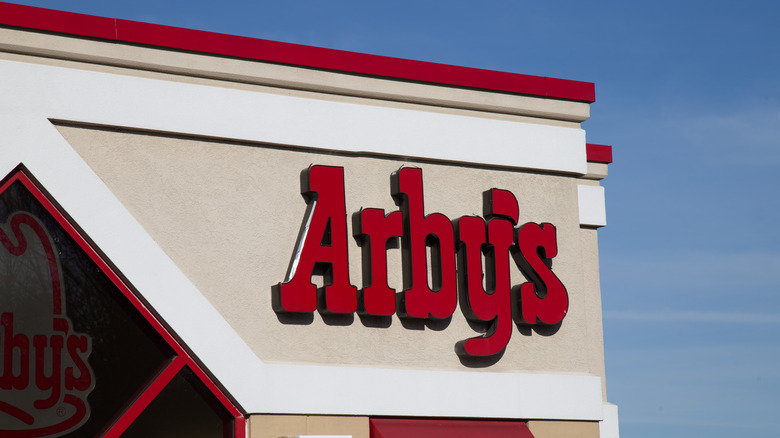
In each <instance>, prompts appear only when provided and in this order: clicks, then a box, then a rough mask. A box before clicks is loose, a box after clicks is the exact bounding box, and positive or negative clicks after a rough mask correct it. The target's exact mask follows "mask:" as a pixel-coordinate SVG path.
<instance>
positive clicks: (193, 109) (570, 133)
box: [0, 61, 587, 174]
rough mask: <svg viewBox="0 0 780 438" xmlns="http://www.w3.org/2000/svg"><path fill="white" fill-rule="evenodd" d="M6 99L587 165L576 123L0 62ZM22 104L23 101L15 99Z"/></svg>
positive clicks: (309, 138)
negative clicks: (502, 117) (495, 117)
mask: <svg viewBox="0 0 780 438" xmlns="http://www.w3.org/2000/svg"><path fill="white" fill-rule="evenodd" d="M0 72H2V77H3V84H2V85H0V87H2V88H1V89H2V90H3V94H2V95H3V96H4V100H5V101H6V102H13V104H14V105H15V106H21V105H23V106H25V107H27V108H26V109H29V110H31V111H40V110H44V109H45V112H46V114H45V116H46V117H49V118H59V119H65V120H73V121H83V122H90V123H100V124H106V125H122V126H127V127H135V128H143V129H154V130H160V131H170V132H181V133H187V134H195V135H205V136H214V137H224V138H233V139H241V140H250V141H259V142H268V143H277V144H284V145H296V146H305V147H312V148H324V149H330V150H338V151H347V152H371V153H382V154H393V155H400V156H410V157H422V158H433V159H442V160H451V161H459V162H471V163H484V164H490V165H501V166H512V167H522V168H533V169H543V170H551V171H563V172H573V173H579V174H585V173H587V161H586V159H585V132H584V131H583V130H582V129H575V128H566V127H559V126H549V125H539V124H532V123H520V122H511V121H505V120H493V119H487V118H478V117H466V116H460V115H453V114H441V113H435V112H430V111H411V110H407V109H399V108H388V107H382V106H372V105H360V104H354V103H344V102H333V101H328V100H319V99H309V98H301V97H292V96H284V95H278V94H271V93H260V92H250V91H245V90H235V89H227V88H219V87H208V86H203V85H194V84H186V83H178V82H170V81H161V80H153V79H145V78H138V77H131V76H121V75H111V74H107V73H100V72H91V71H82V70H75V69H65V68H61V67H52V66H44V65H34V64H24V63H18V62H12V61H0ZM19 102H23V104H19Z"/></svg>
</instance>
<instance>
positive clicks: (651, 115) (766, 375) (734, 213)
mask: <svg viewBox="0 0 780 438" xmlns="http://www.w3.org/2000/svg"><path fill="white" fill-rule="evenodd" d="M17 3H22V4H30V5H35V6H43V7H49V8H54V9H61V10H68V11H74V12H82V13H88V14H93V15H101V16H107V17H116V18H124V19H129V20H137V21H146V22H153V23H160V24H167V25H173V26H180V27H188V28H195V29H202V30H209V31H215V32H222V33H229V34H236V35H244V36H251V37H257V38H265V39H272V40H278V41H287V42H294V43H301V44H310V45H316V46H322V47H329V48H336V49H344V50H352V51H358V52H366V53H374V54H380V55H387V56H396V57H402V58H410V59H419V60H425V61H433V62H442V63H447V64H456V65H465V66H470V67H479V68H487V69H494V70H504V71H511V72H517V73H525V74H533V75H540V76H551V77H558V78H565V79H575V80H582V81H589V82H595V83H596V98H597V102H596V103H595V104H593V105H592V106H591V115H592V120H589V121H588V122H586V123H585V124H584V125H583V127H584V128H585V129H586V130H587V135H588V141H589V142H592V143H603V144H612V145H614V157H615V162H614V163H613V164H612V165H610V175H609V177H608V178H607V180H605V181H604V182H603V184H604V186H605V187H606V188H607V215H608V223H609V225H608V226H607V227H606V228H603V229H601V231H600V232H599V234H600V253H601V254H600V257H601V280H602V294H603V306H604V328H605V343H606V365H607V385H608V386H607V391H608V398H609V400H610V401H612V402H614V403H617V404H618V405H619V407H620V428H621V435H622V436H624V437H658V436H666V437H690V436H707V437H711V438H717V437H733V436H751V437H753V438H760V437H777V436H780V416H778V415H777V409H778V407H780V231H778V224H780V201H778V198H779V197H778V194H777V192H778V189H780V50H779V49H778V48H777V45H778V43H780V26H778V25H777V20H778V17H780V3H778V2H775V1H750V0H746V1H741V2H737V1H674V2H673V1H666V0H658V1H654V2H625V1H598V2H582V1H545V2H540V1H534V2H531V1H522V0H515V1H505V0H497V1H486V2H479V3H478V2H474V1H461V0H451V1H447V2H444V1H438V2H433V1H426V0H415V1H407V0H396V1H393V2H383V3H375V2H370V1H365V0H364V1H339V0H331V1H313V0H310V1H296V0H288V1H285V2H264V1H253V2H249V1H244V2H238V1H233V0H223V1H221V2H202V1H199V0H194V1H188V2H183V1H165V2H161V1H149V0H133V1H119V0H115V1H104V0H103V1H67V0H61V1H21V2H17Z"/></svg>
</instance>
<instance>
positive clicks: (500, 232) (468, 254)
mask: <svg viewBox="0 0 780 438" xmlns="http://www.w3.org/2000/svg"><path fill="white" fill-rule="evenodd" d="M486 194H487V195H488V196H486V197H485V216H486V217H489V218H492V219H490V221H489V222H488V225H487V227H485V221H484V220H483V219H482V218H478V217H467V216H464V217H462V218H460V219H459V220H458V239H459V240H460V242H461V243H462V247H461V251H463V252H462V253H461V255H462V259H461V260H462V261H463V266H461V270H462V272H463V275H465V281H464V282H463V283H464V286H465V288H466V294H465V295H466V298H467V299H463V300H461V307H462V309H463V313H464V314H465V315H466V317H467V318H469V319H472V320H479V321H487V322H492V324H491V326H490V328H489V329H488V330H487V333H485V336H480V337H476V338H471V339H468V340H466V341H465V342H464V343H463V345H462V348H463V350H464V351H465V352H466V353H467V354H469V355H472V356H490V355H493V354H497V353H500V352H501V351H503V350H504V348H506V345H507V343H509V338H511V336H512V306H511V295H510V292H511V278H510V273H509V247H510V246H512V244H513V243H514V224H515V223H517V216H518V208H517V200H516V199H515V196H514V195H513V194H512V192H510V191H507V190H498V189H492V190H490V191H489V192H487V193H486ZM506 218H508V219H510V220H507V219H506ZM486 228H487V230H486ZM486 231H487V233H486ZM486 234H487V241H486V238H485V235H486ZM483 253H484V254H485V271H487V272H483V270H482V254H483ZM483 277H487V278H486V279H485V283H486V285H487V287H484V286H483V285H482V279H483Z"/></svg>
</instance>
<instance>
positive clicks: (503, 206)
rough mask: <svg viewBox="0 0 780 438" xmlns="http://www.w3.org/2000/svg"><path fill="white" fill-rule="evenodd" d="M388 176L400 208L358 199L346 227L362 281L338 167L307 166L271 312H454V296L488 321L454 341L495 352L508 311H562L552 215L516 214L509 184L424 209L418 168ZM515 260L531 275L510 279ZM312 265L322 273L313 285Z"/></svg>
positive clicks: (531, 321)
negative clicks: (391, 270) (455, 213)
mask: <svg viewBox="0 0 780 438" xmlns="http://www.w3.org/2000/svg"><path fill="white" fill-rule="evenodd" d="M390 185H391V187H390V194H391V196H392V197H393V199H394V200H395V202H396V204H397V205H399V210H396V211H392V212H385V211H384V210H383V209H378V208H363V209H361V210H360V211H358V212H355V214H354V216H353V223H354V225H353V229H352V235H353V236H354V237H355V239H356V240H357V242H358V244H359V245H360V246H361V247H363V250H364V251H363V253H364V257H363V264H364V266H363V270H364V272H368V274H369V275H368V276H367V278H368V279H369V281H368V284H365V285H363V288H362V289H358V288H357V287H356V286H354V285H353V284H352V282H351V280H350V278H349V257H348V249H347V248H348V236H349V234H348V226H347V212H346V199H345V188H344V169H343V168H342V167H333V166H321V165H314V166H311V167H309V168H308V169H306V170H305V171H304V172H303V175H302V183H301V193H302V195H303V197H304V199H305V200H306V202H307V204H308V208H307V212H306V215H305V216H304V218H303V225H302V228H301V232H300V235H299V237H298V242H297V245H296V249H295V253H294V254H293V257H292V261H291V264H290V268H289V272H288V274H287V278H286V279H285V281H284V282H281V283H279V284H277V285H276V286H274V287H273V307H274V310H275V311H276V312H278V313H287V312H292V313H311V312H314V311H315V310H318V311H319V312H321V313H322V314H324V315H330V314H336V315H338V314H351V313H354V312H358V313H360V314H361V315H364V316H369V317H370V316H375V317H388V316H390V315H393V314H397V315H398V316H399V317H401V318H414V319H434V320H442V319H446V318H450V317H451V316H452V315H453V314H454V312H455V310H456V309H457V307H458V300H459V296H460V308H461V311H462V312H463V314H464V316H465V317H466V318H468V319H470V320H472V321H476V322H482V323H484V324H485V325H486V326H487V329H486V332H485V333H484V334H483V335H482V336H477V337H474V338H470V339H467V340H464V341H462V342H460V343H459V344H458V345H457V346H456V347H457V348H456V349H457V351H458V352H459V354H463V355H467V356H492V355H496V354H499V353H501V352H502V351H503V350H504V348H505V347H506V345H507V343H508V342H509V339H510V337H511V335H512V324H513V321H514V322H516V323H518V324H526V325H556V324H559V323H561V322H562V321H563V319H564V317H565V316H566V312H567V311H568V306H569V298H568V293H567V291H566V287H565V286H564V285H563V283H562V282H561V281H560V279H559V278H558V277H557V276H556V275H555V273H554V272H553V270H552V268H551V267H550V265H551V260H552V259H553V258H554V257H555V256H556V255H557V253H558V244H557V237H556V229H555V226H554V225H553V224H551V223H533V222H530V223H525V224H520V223H518V221H519V216H520V215H519V208H518V203H517V200H516V198H515V196H514V194H513V193H512V192H510V191H508V190H502V189H496V188H493V189H490V190H488V191H487V192H485V193H484V197H483V199H484V209H483V210H484V211H483V216H482V217H480V216H462V217H460V218H457V219H455V220H451V219H450V218H448V217H447V216H445V215H444V214H441V213H430V214H426V212H425V208H424V202H423V201H424V196H423V182H422V170H421V169H418V168H410V167H403V168H401V169H399V170H398V171H396V172H393V174H392V175H391V184H390ZM399 238H400V241H401V249H402V257H403V270H404V272H403V276H404V290H403V291H396V290H394V289H392V288H391V287H389V286H388V282H387V279H388V272H387V243H388V241H390V240H391V239H399ZM429 254H430V260H429ZM483 261H484V263H483ZM429 265H430V267H431V269H430V270H429V269H428V267H429ZM483 266H484V267H483ZM512 269H519V270H520V271H521V272H522V274H523V275H524V276H525V278H526V280H527V281H525V282H523V283H521V284H514V285H513V284H512V281H511V275H510V274H511V272H510V271H511V270H512ZM313 275H323V276H324V278H325V285H324V286H323V287H322V288H320V289H319V290H318V287H317V286H316V285H315V284H314V283H313V282H312V276H313ZM483 278H484V280H485V281H484V282H483ZM429 280H430V281H429ZM459 284H460V286H459ZM459 289H460V290H459Z"/></svg>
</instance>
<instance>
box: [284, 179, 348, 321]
mask: <svg viewBox="0 0 780 438" xmlns="http://www.w3.org/2000/svg"><path fill="white" fill-rule="evenodd" d="M301 193H302V194H303V197H304V199H306V201H307V203H308V204H309V207H308V210H307V215H306V217H304V222H303V226H302V229H301V234H300V237H299V238H298V244H297V247H296V252H295V255H294V257H293V260H292V262H291V264H290V271H289V273H288V275H287V282H285V283H280V284H278V285H277V286H276V287H275V288H274V294H273V307H274V310H275V311H277V312H313V311H314V309H316V308H317V287H316V286H315V285H314V284H313V283H312V282H311V277H312V275H317V274H321V275H324V276H325V287H324V288H323V289H324V294H325V309H320V311H321V312H324V313H327V312H333V313H352V312H354V311H355V310H357V288H356V287H355V286H353V285H352V284H351V283H350V281H349V258H348V254H347V213H346V202H345V200H344V168H342V167H331V166H311V167H310V168H309V169H307V170H306V171H305V172H304V174H303V178H302V182H301Z"/></svg>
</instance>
